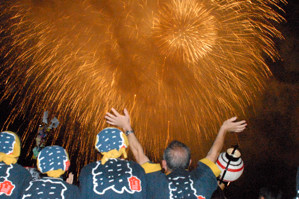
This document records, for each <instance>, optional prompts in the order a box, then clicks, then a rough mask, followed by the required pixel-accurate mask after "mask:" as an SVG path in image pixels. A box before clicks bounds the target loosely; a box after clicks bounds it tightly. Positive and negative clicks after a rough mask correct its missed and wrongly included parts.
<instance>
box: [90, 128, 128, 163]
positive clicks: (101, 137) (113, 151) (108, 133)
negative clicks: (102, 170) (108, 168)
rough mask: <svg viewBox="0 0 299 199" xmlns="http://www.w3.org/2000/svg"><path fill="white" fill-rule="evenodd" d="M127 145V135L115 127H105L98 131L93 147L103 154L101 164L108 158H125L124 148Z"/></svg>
mask: <svg viewBox="0 0 299 199" xmlns="http://www.w3.org/2000/svg"><path fill="white" fill-rule="evenodd" d="M128 146H129V142H128V138H127V136H126V135H125V134H124V133H123V132H122V131H121V130H119V129H117V128H105V129H103V130H102V131H101V132H100V133H98V135H97V138H96V143H95V148H96V149H97V150H98V151H99V152H100V153H102V154H103V158H102V160H101V162H102V164H105V163H106V161H107V160H108V159H110V158H119V157H120V156H122V155H123V156H124V158H127V153H126V148H127V147H128Z"/></svg>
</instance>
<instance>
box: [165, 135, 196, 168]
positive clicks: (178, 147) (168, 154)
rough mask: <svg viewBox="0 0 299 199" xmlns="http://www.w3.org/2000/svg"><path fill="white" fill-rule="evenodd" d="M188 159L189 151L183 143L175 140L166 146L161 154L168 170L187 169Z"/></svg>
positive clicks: (189, 156)
mask: <svg viewBox="0 0 299 199" xmlns="http://www.w3.org/2000/svg"><path fill="white" fill-rule="evenodd" d="M190 158H191V154H190V149H189V148H188V147H187V146H186V145H185V144H184V143H182V142H179V141H176V140H174V141H172V142H171V143H170V144H169V145H168V146H167V148H166V149H165V151H164V154H163V159H164V160H165V161H166V164H167V167H168V169H170V170H174V169H187V168H188V166H189V163H190Z"/></svg>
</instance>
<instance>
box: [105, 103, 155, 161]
mask: <svg viewBox="0 0 299 199" xmlns="http://www.w3.org/2000/svg"><path fill="white" fill-rule="evenodd" d="M111 111H112V112H113V114H111V113H106V116H105V118H106V120H107V121H106V122H107V123H108V124H112V125H114V126H117V127H119V128H122V129H123V130H124V132H130V133H129V134H128V135H127V137H128V140H129V145H130V149H131V150H132V152H133V155H134V157H135V159H136V162H137V163H138V164H140V165H142V164H144V163H146V162H148V161H149V159H148V157H147V156H146V155H145V154H144V151H143V148H142V146H141V144H140V142H139V141H138V139H137V138H136V136H135V134H134V132H133V129H132V127H131V123H130V115H129V112H128V111H127V109H124V115H121V114H119V113H118V112H117V111H116V110H115V109H114V108H112V109H111ZM131 132H133V133H131ZM126 134H127V133H126Z"/></svg>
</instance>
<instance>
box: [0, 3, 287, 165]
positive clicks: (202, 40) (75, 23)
mask: <svg viewBox="0 0 299 199" xmlns="http://www.w3.org/2000/svg"><path fill="white" fill-rule="evenodd" d="M280 3H286V2H285V1H283V0H282V1H278V0H277V1H273V0H255V1H249V0H246V1H245V0H218V1H216V0H202V1H198V0H160V1H156V0H147V1H146V0H141V1H131V0H119V1H99V2H97V1H92V0H85V1H81V0H72V1H71V0H65V1H29V0H21V1H3V2H1V16H0V17H1V35H2V37H1V40H0V42H1V46H2V47H1V60H2V65H1V77H2V78H1V84H2V86H3V87H4V88H5V90H4V92H3V96H2V100H4V99H10V100H11V102H12V103H13V104H14V109H13V110H12V112H11V114H10V116H9V117H8V119H7V122H6V124H5V125H4V126H3V128H8V127H9V125H11V124H12V123H13V122H14V120H15V119H16V117H18V116H25V115H30V119H29V120H28V125H27V126H28V128H27V130H26V131H25V132H24V133H23V136H22V139H23V142H24V143H25V144H26V143H28V142H31V139H29V138H32V136H34V135H35V131H34V129H36V128H37V125H38V124H39V122H40V118H41V115H42V113H43V111H45V110H49V111H50V112H52V114H53V115H55V116H56V117H58V119H59V121H60V123H61V125H60V130H57V131H56V133H55V134H54V136H53V139H52V143H53V144H54V143H58V142H60V141H61V140H63V142H61V143H62V145H63V146H64V147H66V149H67V150H68V152H69V154H70V156H71V157H74V156H78V157H77V158H76V163H77V165H78V168H80V167H81V166H82V165H83V164H86V163H88V162H90V161H91V160H94V159H95V156H96V154H95V150H93V144H94V138H95V134H96V133H97V132H98V131H100V130H101V129H102V128H104V127H105V126H106V124H105V121H104V119H103V118H104V115H105V113H106V112H107V111H109V109H110V108H111V107H115V108H116V109H118V110H119V111H120V110H121V109H123V108H124V107H127V108H128V110H130V111H131V113H132V120H133V124H134V128H135V130H136V134H137V137H138V138H139V139H140V141H141V143H142V144H143V145H144V147H145V149H146V151H147V153H148V154H149V155H150V156H152V158H153V159H154V160H157V159H159V157H160V154H161V152H162V150H163V149H164V147H165V144H166V143H167V142H168V141H169V140H171V139H179V140H183V141H184V142H186V143H187V144H188V145H189V146H191V149H193V150H194V151H195V149H197V147H198V145H199V144H201V143H202V139H203V138H206V139H207V138H209V137H211V136H212V135H214V134H215V132H216V131H217V129H218V127H219V125H220V123H221V122H222V121H223V120H225V119H227V118H228V117H231V116H232V115H242V116H244V115H246V114H247V113H248V111H247V108H248V107H249V106H252V105H254V104H255V103H256V100H257V99H258V96H259V95H260V93H261V91H263V88H264V85H265V82H266V80H267V78H268V77H269V76H270V75H271V73H270V71H269V69H268V67H267V65H266V62H265V58H266V57H270V58H271V59H273V60H274V59H276V58H278V57H279V56H278V53H277V50H276V49H275V43H274V39H275V38H282V35H281V34H280V32H279V31H278V30H277V29H276V27H275V26H276V25H277V24H279V23H280V22H282V21H284V19H283V17H282V16H281V15H280V14H279V13H280V12H282V10H281V8H280V7H279V4H280ZM32 145H33V144H31V147H32ZM208 147H209V146H207V147H206V148H208ZM206 148H205V147H200V150H201V151H199V152H198V154H196V158H197V157H198V156H199V155H202V153H204V152H206ZM198 150H199V149H197V151H198ZM30 151H31V149H30V148H29V151H28V154H29V153H30ZM194 155H195V154H194Z"/></svg>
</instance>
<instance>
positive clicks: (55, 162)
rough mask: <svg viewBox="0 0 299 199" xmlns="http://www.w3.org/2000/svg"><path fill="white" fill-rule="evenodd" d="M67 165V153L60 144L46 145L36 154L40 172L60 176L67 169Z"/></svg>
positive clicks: (68, 161)
mask: <svg viewBox="0 0 299 199" xmlns="http://www.w3.org/2000/svg"><path fill="white" fill-rule="evenodd" d="M69 166H70V160H69V157H68V154H67V152H66V151H65V149H64V148H62V147H60V146H47V147H45V148H44V149H43V150H41V152H40V153H39V154H38V157H37V167H38V169H39V170H40V172H41V173H46V174H47V175H48V176H50V177H54V178H57V177H60V176H61V175H62V174H64V172H65V171H67V170H68V168H69Z"/></svg>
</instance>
